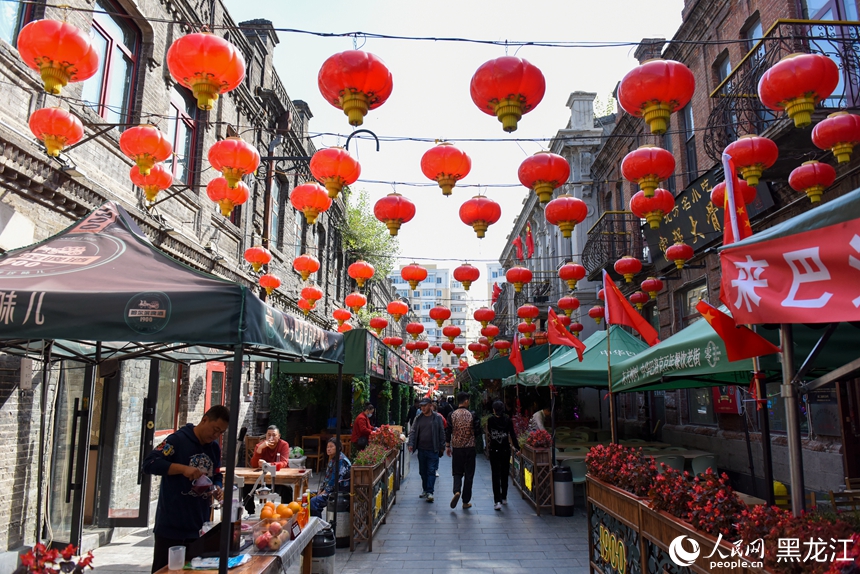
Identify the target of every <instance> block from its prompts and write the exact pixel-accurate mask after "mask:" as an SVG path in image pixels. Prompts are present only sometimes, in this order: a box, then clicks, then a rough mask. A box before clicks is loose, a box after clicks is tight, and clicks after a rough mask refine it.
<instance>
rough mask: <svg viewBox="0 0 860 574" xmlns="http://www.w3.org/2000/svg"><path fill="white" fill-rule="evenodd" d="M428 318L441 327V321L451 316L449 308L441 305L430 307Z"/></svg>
mask: <svg viewBox="0 0 860 574" xmlns="http://www.w3.org/2000/svg"><path fill="white" fill-rule="evenodd" d="M429 315H430V318H431V319H433V320H434V321H436V326H437V327H441V326H442V323H444V322H445V321H446V320H448V319H450V318H451V310H450V309H448V308H447V307H442V306H441V305H439V306H436V307H433V308H432V309H430V313H429Z"/></svg>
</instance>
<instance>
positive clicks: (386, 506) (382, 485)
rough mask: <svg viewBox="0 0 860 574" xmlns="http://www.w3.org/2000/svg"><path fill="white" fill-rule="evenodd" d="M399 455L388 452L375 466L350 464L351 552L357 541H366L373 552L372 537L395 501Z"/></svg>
mask: <svg viewBox="0 0 860 574" xmlns="http://www.w3.org/2000/svg"><path fill="white" fill-rule="evenodd" d="M399 454H400V453H399V451H398V450H397V449H392V450H391V452H389V454H388V455H387V456H386V457H385V460H384V461H383V462H381V463H379V464H377V465H376V466H355V465H353V466H352V468H351V469H350V498H351V504H350V507H349V516H350V522H351V523H352V528H350V535H349V549H350V551H355V545H356V544H357V543H359V542H367V551H368V552H372V551H373V535H374V534H375V533H376V530H377V529H378V528H379V525H381V524H385V518H386V516H387V515H388V511H389V510H391V507H392V506H394V502H395V500H396V495H395V493H396V491H397V486H398V485H397V478H396V477H397V473H398V472H399V464H398V463H399V458H398V455H399Z"/></svg>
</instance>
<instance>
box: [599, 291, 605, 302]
mask: <svg viewBox="0 0 860 574" xmlns="http://www.w3.org/2000/svg"><path fill="white" fill-rule="evenodd" d="M597 298H598V299H600V300H601V301H606V291H605V290H603V289H601V290H600V291H598V292H597Z"/></svg>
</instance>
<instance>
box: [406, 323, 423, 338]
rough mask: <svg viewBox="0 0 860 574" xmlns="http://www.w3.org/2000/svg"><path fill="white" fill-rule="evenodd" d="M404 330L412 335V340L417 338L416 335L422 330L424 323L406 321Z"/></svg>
mask: <svg viewBox="0 0 860 574" xmlns="http://www.w3.org/2000/svg"><path fill="white" fill-rule="evenodd" d="M406 332H407V333H409V334H410V335H412V340H413V341H414V340H417V339H418V335H420V334H421V333H423V332H424V325H422V324H421V323H408V324H407V325H406Z"/></svg>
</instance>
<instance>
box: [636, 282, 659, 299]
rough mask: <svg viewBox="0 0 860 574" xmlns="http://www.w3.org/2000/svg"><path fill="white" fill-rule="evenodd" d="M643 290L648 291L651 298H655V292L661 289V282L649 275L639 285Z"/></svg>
mask: <svg viewBox="0 0 860 574" xmlns="http://www.w3.org/2000/svg"><path fill="white" fill-rule="evenodd" d="M640 287H641V288H642V290H643V291H645V292H646V293H648V295H650V296H651V298H652V299H656V298H657V292H658V291H662V290H663V282H662V281H660V280H659V279H657V278H656V277H649V278H648V279H646V280H645V281H643V282H642V285H640Z"/></svg>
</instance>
